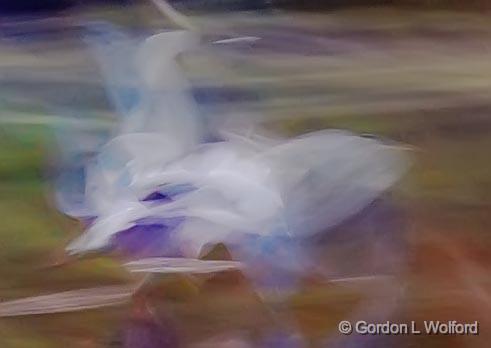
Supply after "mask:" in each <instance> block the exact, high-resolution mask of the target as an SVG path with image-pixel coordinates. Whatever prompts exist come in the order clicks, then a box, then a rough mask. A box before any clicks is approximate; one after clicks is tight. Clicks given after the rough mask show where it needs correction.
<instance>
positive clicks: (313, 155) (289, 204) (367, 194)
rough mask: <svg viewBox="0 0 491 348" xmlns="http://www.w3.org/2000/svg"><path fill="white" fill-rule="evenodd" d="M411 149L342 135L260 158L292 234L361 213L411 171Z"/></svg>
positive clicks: (301, 140)
mask: <svg viewBox="0 0 491 348" xmlns="http://www.w3.org/2000/svg"><path fill="white" fill-rule="evenodd" d="M407 152H408V151H407V149H404V148H403V147H402V146H397V145H388V144H384V143H382V142H379V141H377V140H374V139H368V138H364V137H360V136H356V135H353V134H350V133H347V132H342V131H320V132H314V133H310V134H307V135H304V136H301V137H298V138H295V139H292V140H289V141H286V142H284V143H283V144H281V145H278V146H274V147H273V148H271V149H270V150H269V151H266V152H265V153H263V154H261V155H260V157H262V160H263V161H265V162H267V163H269V165H270V166H271V170H272V172H273V173H274V174H273V175H274V177H275V181H276V182H277V185H278V187H279V190H280V192H281V196H282V199H283V201H284V205H285V210H284V218H285V220H286V221H287V225H288V226H289V233H291V234H292V235H294V236H299V237H301V236H308V235H311V234H314V233H317V232H322V231H325V230H327V229H329V228H330V227H332V226H334V225H336V224H338V223H340V222H342V221H343V220H345V219H346V218H348V217H350V216H352V215H353V214H355V213H357V212H359V211H360V210H361V209H363V208H364V207H366V206H367V205H368V204H370V203H371V202H372V201H373V200H374V199H375V198H377V197H378V196H379V195H381V194H382V193H383V192H384V191H385V190H387V189H388V188H390V187H391V186H392V185H393V184H394V183H395V182H396V181H397V180H398V179H399V178H400V177H401V176H402V175H403V174H404V173H405V171H406V170H407V168H408V164H409V160H408V153H407Z"/></svg>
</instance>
